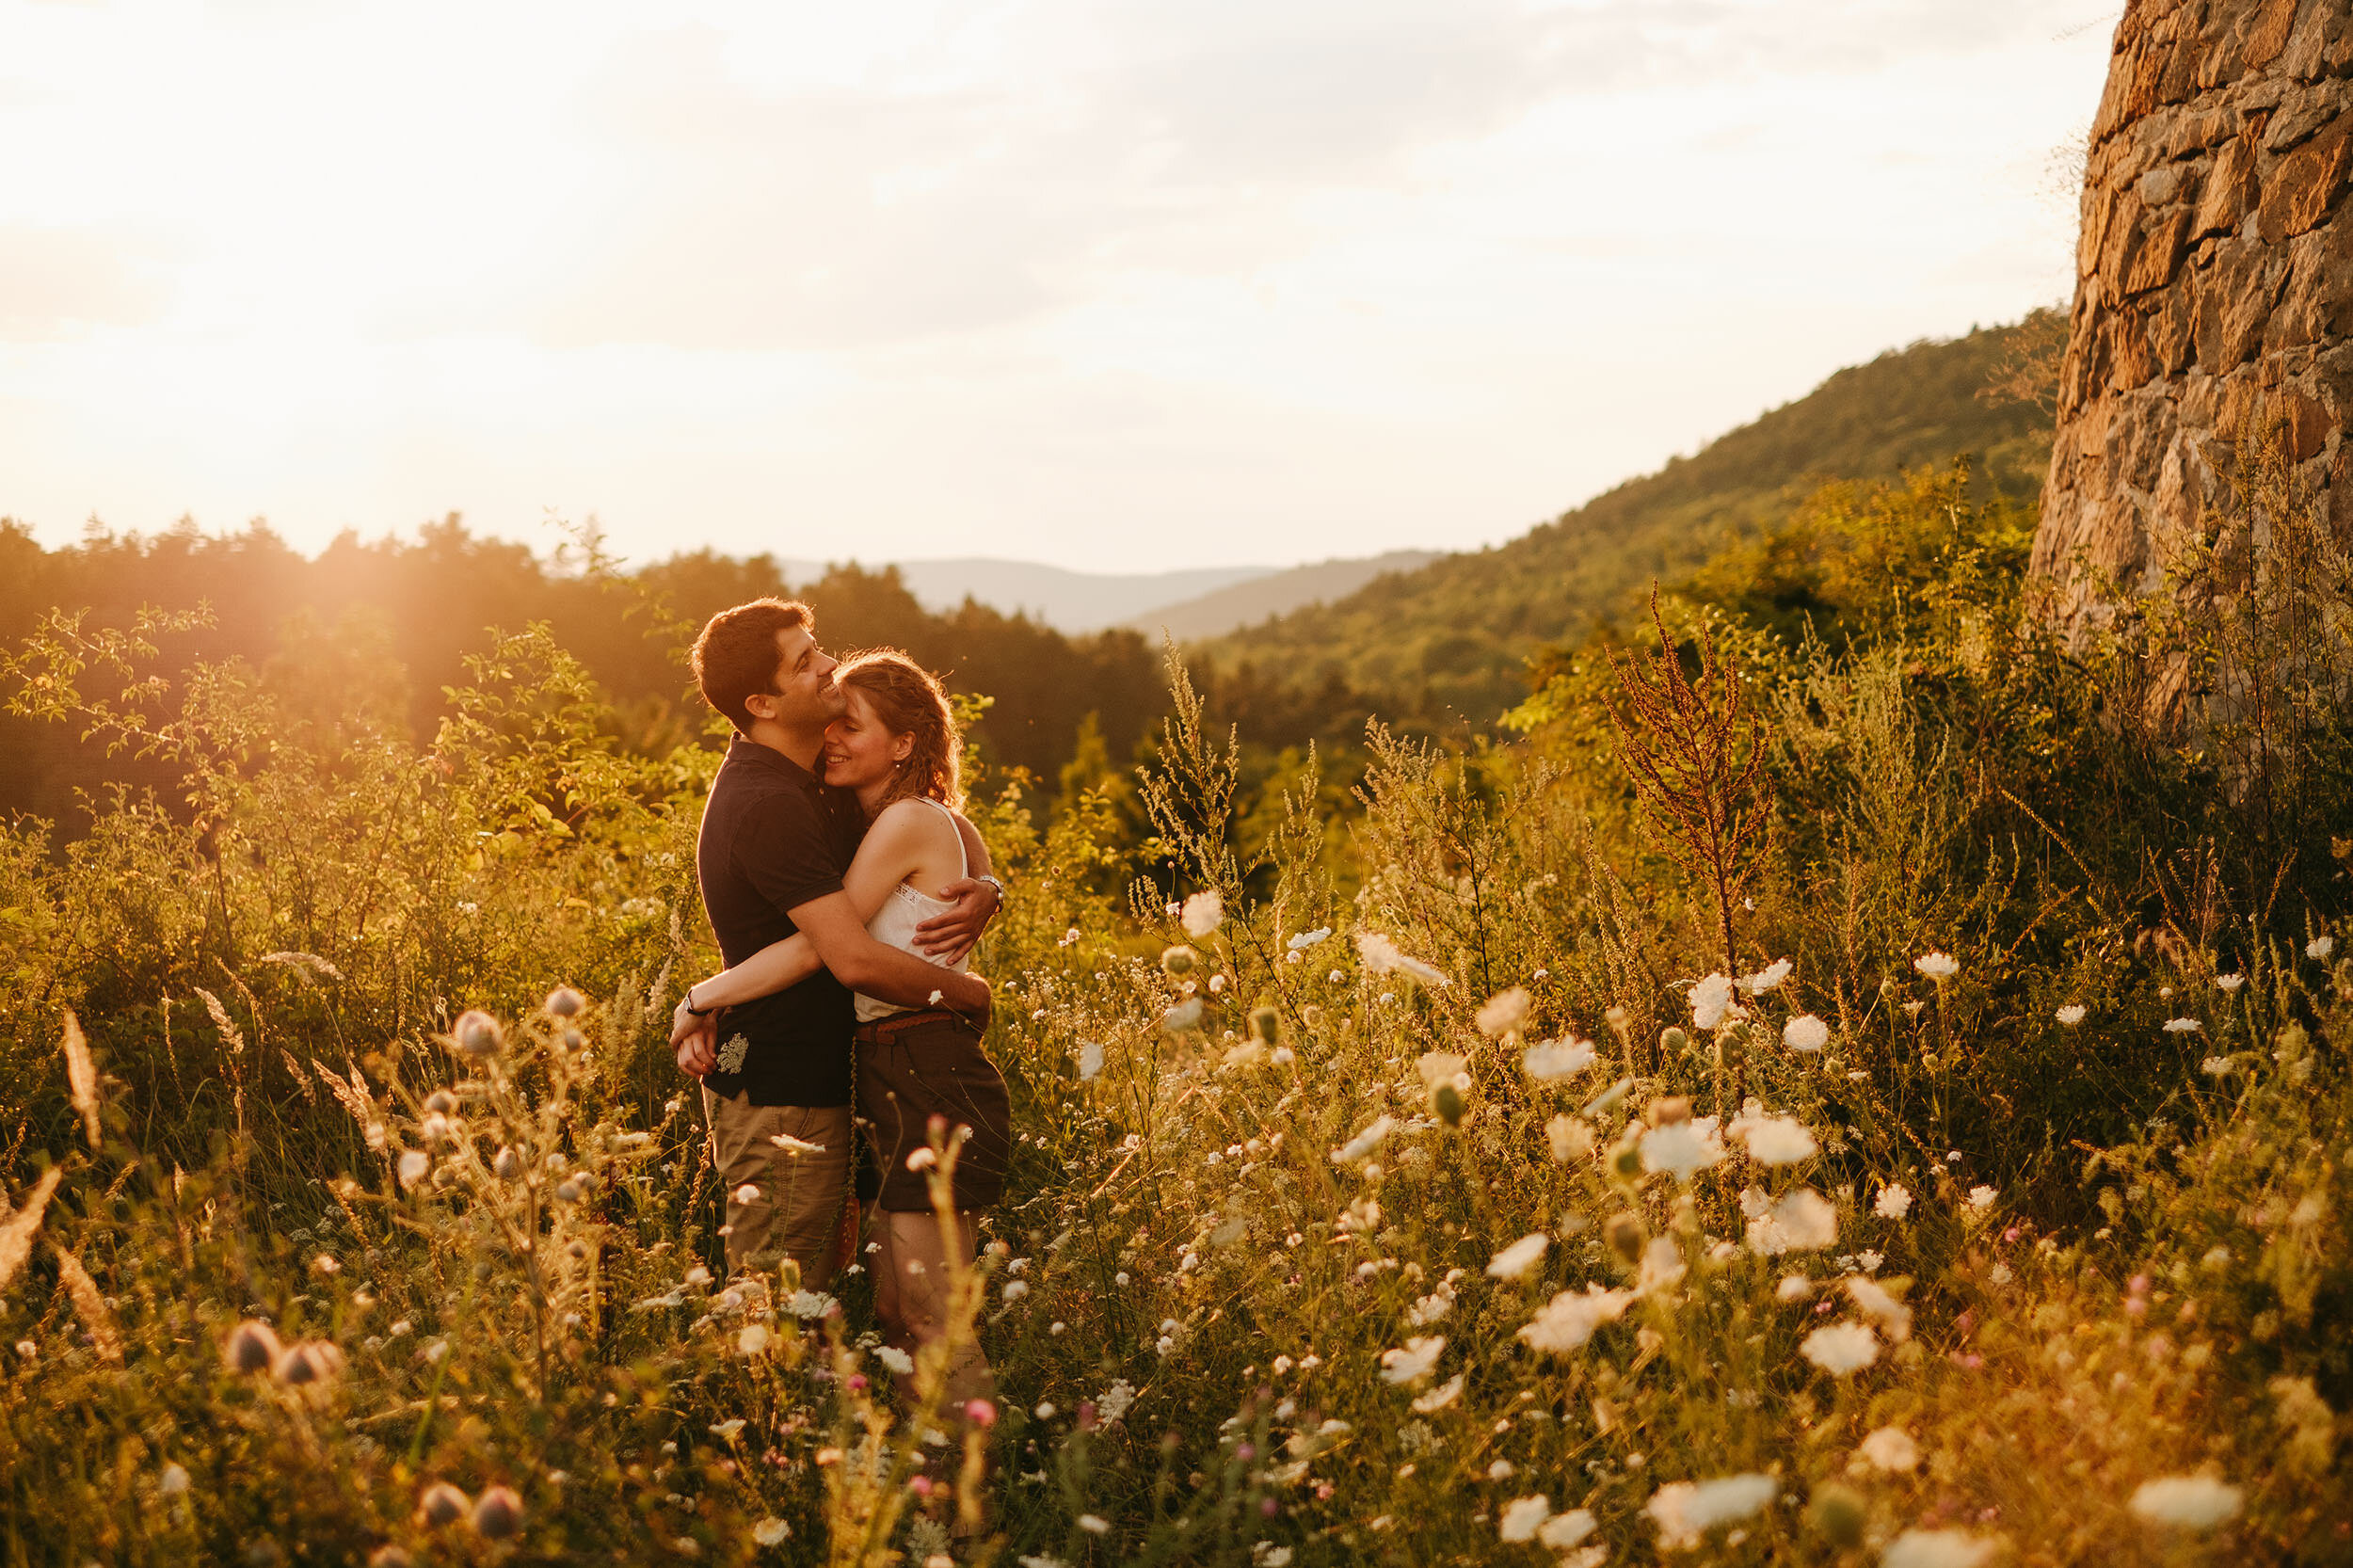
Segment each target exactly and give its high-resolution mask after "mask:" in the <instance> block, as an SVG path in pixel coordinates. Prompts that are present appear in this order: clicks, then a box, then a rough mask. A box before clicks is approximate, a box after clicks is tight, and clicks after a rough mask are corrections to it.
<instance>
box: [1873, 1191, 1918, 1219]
mask: <svg viewBox="0 0 2353 1568" xmlns="http://www.w3.org/2000/svg"><path fill="white" fill-rule="evenodd" d="M1871 1212H1872V1213H1874V1214H1877V1215H1878V1216H1879V1217H1880V1218H1881V1219H1882V1220H1900V1219H1902V1218H1903V1217H1904V1216H1905V1215H1907V1214H1909V1213H1911V1212H1912V1191H1911V1189H1909V1188H1906V1187H1899V1186H1896V1185H1894V1184H1893V1183H1891V1184H1889V1185H1888V1186H1885V1187H1882V1188H1881V1189H1880V1195H1879V1201H1878V1202H1876V1203H1874V1204H1873V1205H1872V1206H1871Z"/></svg>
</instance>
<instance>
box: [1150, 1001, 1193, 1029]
mask: <svg viewBox="0 0 2353 1568" xmlns="http://www.w3.org/2000/svg"><path fill="white" fill-rule="evenodd" d="M1160 1027H1161V1028H1162V1029H1164V1030H1166V1031H1168V1032H1169V1033H1171V1034H1185V1033H1190V1032H1192V1031H1193V1030H1196V1029H1199V1028H1200V1027H1201V999H1200V998H1199V997H1188V998H1186V999H1185V1000H1183V1001H1180V1002H1178V1003H1177V1005H1176V1006H1174V1007H1172V1008H1170V1009H1169V1010H1168V1011H1167V1012H1165V1013H1163V1014H1161V1015H1160Z"/></svg>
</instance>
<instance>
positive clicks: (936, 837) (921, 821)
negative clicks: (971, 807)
mask: <svg viewBox="0 0 2353 1568" xmlns="http://www.w3.org/2000/svg"><path fill="white" fill-rule="evenodd" d="M866 831H867V837H869V838H872V837H873V836H874V835H875V834H877V833H880V834H885V835H888V837H889V838H890V839H891V840H893V841H896V842H901V843H912V844H927V843H947V842H950V841H952V840H954V839H955V837H956V824H955V822H954V820H953V819H952V818H951V817H950V816H949V815H948V814H947V812H946V811H945V810H944V809H943V808H941V807H939V806H938V805H936V804H935V803H934V802H932V801H928V800H916V799H913V798H912V797H910V798H908V799H905V800H894V801H892V802H891V803H890V804H889V805H888V806H886V807H884V808H882V810H881V811H880V812H878V813H876V815H875V817H874V821H873V824H872V826H871V827H869V828H868V829H867V830H866Z"/></svg>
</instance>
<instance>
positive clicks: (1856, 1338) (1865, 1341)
mask: <svg viewBox="0 0 2353 1568" xmlns="http://www.w3.org/2000/svg"><path fill="white" fill-rule="evenodd" d="M1798 1353H1799V1354H1800V1355H1801V1356H1804V1357H1805V1358H1806V1359H1807V1360H1808V1361H1811V1362H1812V1363H1814V1365H1816V1366H1817V1367H1819V1368H1821V1369H1822V1370H1824V1371H1825V1372H1828V1373H1830V1374H1831V1376H1833V1377H1840V1378H1843V1377H1845V1376H1846V1375H1847V1374H1848V1373H1849V1372H1859V1371H1861V1370H1862V1369H1863V1368H1865V1367H1868V1366H1869V1365H1871V1363H1873V1362H1874V1361H1877V1360H1878V1359H1879V1358H1880V1342H1879V1336H1877V1335H1875V1334H1873V1333H1872V1332H1871V1330H1870V1328H1869V1326H1868V1325H1866V1324H1864V1323H1826V1324H1824V1325H1823V1326H1822V1327H1820V1328H1817V1329H1816V1330H1815V1331H1814V1332H1813V1333H1812V1334H1809V1335H1807V1336H1805V1337H1804V1338H1803V1339H1802V1340H1801V1341H1799V1343H1798Z"/></svg>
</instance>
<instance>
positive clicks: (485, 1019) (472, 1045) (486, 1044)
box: [449, 1008, 505, 1056]
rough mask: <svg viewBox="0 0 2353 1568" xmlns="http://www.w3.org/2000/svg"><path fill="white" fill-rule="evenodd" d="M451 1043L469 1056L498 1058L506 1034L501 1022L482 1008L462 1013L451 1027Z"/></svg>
mask: <svg viewBox="0 0 2353 1568" xmlns="http://www.w3.org/2000/svg"><path fill="white" fill-rule="evenodd" d="M449 1038H450V1043H451V1044H452V1045H454V1046H456V1048H458V1049H459V1050H461V1051H463V1052H465V1053H466V1054H467V1055H468V1056H496V1055H497V1054H498V1049H499V1047H501V1046H502V1045H504V1044H505V1033H504V1031H502V1030H501V1029H500V1028H499V1021H498V1020H497V1019H496V1018H494V1017H492V1016H490V1015H489V1014H488V1013H485V1012H483V1011H482V1010H481V1009H480V1008H475V1009H472V1011H470V1012H466V1013H461V1014H459V1015H458V1016H457V1021H456V1023H455V1024H452V1025H451V1026H450V1031H449Z"/></svg>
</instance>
